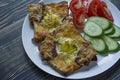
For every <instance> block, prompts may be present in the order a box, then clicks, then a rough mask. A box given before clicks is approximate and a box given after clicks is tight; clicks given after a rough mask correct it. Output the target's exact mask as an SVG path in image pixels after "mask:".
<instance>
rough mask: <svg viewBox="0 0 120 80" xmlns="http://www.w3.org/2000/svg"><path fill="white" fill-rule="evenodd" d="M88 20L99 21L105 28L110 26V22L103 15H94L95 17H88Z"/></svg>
mask: <svg viewBox="0 0 120 80" xmlns="http://www.w3.org/2000/svg"><path fill="white" fill-rule="evenodd" d="M88 20H89V21H93V22H95V23H97V24H98V25H100V26H101V27H102V29H103V30H106V29H108V28H109V27H110V22H109V21H108V20H107V19H106V18H103V17H98V16H93V17H90V18H88Z"/></svg>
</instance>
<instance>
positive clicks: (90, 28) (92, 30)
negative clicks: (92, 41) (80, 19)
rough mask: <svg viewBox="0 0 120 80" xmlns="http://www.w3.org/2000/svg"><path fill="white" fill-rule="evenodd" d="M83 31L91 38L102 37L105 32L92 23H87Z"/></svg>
mask: <svg viewBox="0 0 120 80" xmlns="http://www.w3.org/2000/svg"><path fill="white" fill-rule="evenodd" d="M83 31H84V32H85V33H86V34H87V35H89V36H91V37H98V36H100V35H102V32H103V31H102V28H101V27H100V26H99V25H97V24H96V23H94V22H92V21H87V22H86V23H85V26H84V29H83Z"/></svg>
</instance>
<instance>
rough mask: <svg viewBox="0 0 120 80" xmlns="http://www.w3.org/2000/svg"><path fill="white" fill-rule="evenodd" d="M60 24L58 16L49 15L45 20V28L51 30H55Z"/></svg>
mask: <svg viewBox="0 0 120 80" xmlns="http://www.w3.org/2000/svg"><path fill="white" fill-rule="evenodd" d="M59 23H60V17H59V16H58V15H56V14H51V13H47V14H46V16H44V19H43V26H44V27H47V28H49V29H51V28H55V27H56V25H58V24H59Z"/></svg>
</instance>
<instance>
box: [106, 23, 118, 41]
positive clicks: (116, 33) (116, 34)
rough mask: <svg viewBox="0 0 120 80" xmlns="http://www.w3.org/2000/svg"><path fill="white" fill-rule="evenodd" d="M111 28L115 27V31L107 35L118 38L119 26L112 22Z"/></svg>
mask: <svg viewBox="0 0 120 80" xmlns="http://www.w3.org/2000/svg"><path fill="white" fill-rule="evenodd" d="M113 28H114V29H115V32H114V33H113V34H111V35H108V36H109V37H111V38H115V39H120V27H118V26H117V25H115V24H113Z"/></svg>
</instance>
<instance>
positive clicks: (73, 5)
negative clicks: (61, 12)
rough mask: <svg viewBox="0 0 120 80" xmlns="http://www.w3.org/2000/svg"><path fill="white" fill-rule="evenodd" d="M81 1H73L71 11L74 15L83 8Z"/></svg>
mask: <svg viewBox="0 0 120 80" xmlns="http://www.w3.org/2000/svg"><path fill="white" fill-rule="evenodd" d="M80 1H81V0H72V1H71V2H70V10H71V12H72V13H75V12H76V10H77V9H79V8H80V7H82V4H81V2H80ZM78 2H79V3H78Z"/></svg>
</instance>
